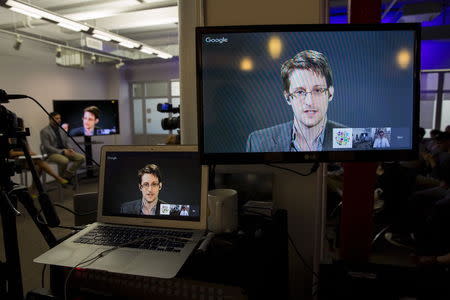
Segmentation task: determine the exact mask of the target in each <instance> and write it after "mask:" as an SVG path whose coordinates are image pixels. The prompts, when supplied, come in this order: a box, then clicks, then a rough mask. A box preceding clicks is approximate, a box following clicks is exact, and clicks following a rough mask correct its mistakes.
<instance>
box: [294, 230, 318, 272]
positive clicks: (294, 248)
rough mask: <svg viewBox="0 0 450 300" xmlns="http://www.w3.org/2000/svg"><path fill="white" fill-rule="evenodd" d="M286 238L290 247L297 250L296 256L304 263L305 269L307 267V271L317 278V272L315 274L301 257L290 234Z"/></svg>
mask: <svg viewBox="0 0 450 300" xmlns="http://www.w3.org/2000/svg"><path fill="white" fill-rule="evenodd" d="M288 239H289V242H291V245H292V247H294V250H295V252H297V255H298V257H299V258H300V260H301V261H302V262H303V264H304V265H305V267H306V269H308V271H310V272H311V273H312V274H313V275H314V276H315V277H316V278H317V279H319V274H317V273H316V272H314V270H313V269H312V267H311V266H310V265H308V264H307V263H306V260H305V259H304V258H303V255H301V254H300V252H299V251H298V249H297V247H296V246H295V244H294V241H293V240H292V238H291V236H290V235H289V233H288Z"/></svg>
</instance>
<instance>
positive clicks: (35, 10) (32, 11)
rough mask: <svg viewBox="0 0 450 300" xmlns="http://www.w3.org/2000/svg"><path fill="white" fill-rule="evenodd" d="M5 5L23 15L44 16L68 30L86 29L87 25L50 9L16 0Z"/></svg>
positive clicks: (38, 17) (10, 0)
mask: <svg viewBox="0 0 450 300" xmlns="http://www.w3.org/2000/svg"><path fill="white" fill-rule="evenodd" d="M5 5H6V6H9V8H10V9H11V10H13V11H15V12H19V13H23V14H25V15H28V16H31V17H33V18H37V19H41V18H45V19H47V20H50V21H52V22H55V23H57V24H58V25H59V26H62V27H65V28H67V29H70V30H74V31H81V30H83V31H88V30H89V26H86V25H84V24H81V23H78V22H74V21H71V20H69V19H67V18H64V17H62V16H60V15H58V14H55V13H53V12H51V11H48V10H45V9H42V8H39V7H37V6H33V5H31V4H28V3H23V2H20V1H16V0H8V1H6V3H5Z"/></svg>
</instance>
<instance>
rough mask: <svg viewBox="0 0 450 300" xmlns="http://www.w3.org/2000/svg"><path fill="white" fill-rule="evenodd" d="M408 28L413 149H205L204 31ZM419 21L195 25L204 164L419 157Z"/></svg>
mask: <svg viewBox="0 0 450 300" xmlns="http://www.w3.org/2000/svg"><path fill="white" fill-rule="evenodd" d="M395 30H408V31H412V32H413V33H414V37H415V38H414V40H415V43H414V54H413V64H414V70H413V98H414V99H413V124H412V136H411V139H412V149H407V150H405V149H402V150H392V149H389V150H364V151H361V150H360V151H323V152H319V151H317V152H251V153H246V152H239V153H234V152H233V153H230V152H226V153H205V148H204V142H205V141H204V128H203V127H204V120H203V102H204V99H203V95H202V87H203V81H202V80H203V77H202V44H201V43H202V40H201V38H202V35H203V34H212V33H251V32H294V31H300V32H301V31H305V32H307V31H308V32H311V31H328V32H333V31H395ZM420 36H421V26H420V24H419V23H401V24H400V23H399V24H315V25H253V26H214V27H197V28H196V70H197V73H196V75H197V108H198V111H197V117H198V145H199V151H200V153H201V161H202V163H203V164H255V163H308V162H340V161H347V162H364V161H394V160H414V159H417V158H418V142H419V141H418V134H417V133H418V129H419V105H420V102H419V100H420V84H419V80H420V39H421V37H420Z"/></svg>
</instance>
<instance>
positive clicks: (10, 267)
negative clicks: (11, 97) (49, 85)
mask: <svg viewBox="0 0 450 300" xmlns="http://www.w3.org/2000/svg"><path fill="white" fill-rule="evenodd" d="M0 108H3V107H1V106H0ZM4 111H5V110H1V111H0V113H4ZM6 111H7V110H6ZM7 113H8V111H7ZM9 113H11V112H9ZM11 114H12V113H11ZM7 116H10V115H7ZM2 117H3V115H2ZM5 119H6V120H8V118H0V122H1V123H2V124H3V123H4V122H3V121H4V120H5ZM6 127H7V129H8V130H4V131H1V129H3V128H0V149H1V150H0V214H1V218H2V228H3V241H4V248H5V258H6V260H5V262H0V274H1V275H0V298H1V299H24V297H23V285H22V274H21V271H20V257H19V245H18V240H17V227H16V217H17V216H18V215H20V212H19V211H18V210H17V209H16V206H17V203H18V201H20V202H21V203H22V205H23V206H24V207H25V209H26V210H27V212H28V213H29V215H30V216H31V218H32V220H33V221H34V223H35V224H36V226H37V227H38V229H39V231H40V232H41V234H42V235H43V237H44V239H45V241H46V242H47V244H48V245H49V247H54V246H55V245H56V244H58V241H57V240H56V238H55V236H54V235H53V233H52V232H51V231H50V229H49V226H51V227H55V226H58V225H59V219H58V217H57V215H56V212H55V211H54V207H53V205H52V204H51V202H50V199H49V197H48V195H47V194H46V193H45V192H44V189H43V187H42V184H41V182H40V180H39V176H38V174H37V172H36V169H35V168H34V164H33V160H32V159H31V156H30V152H29V150H28V146H27V145H28V144H27V141H26V136H27V135H28V136H29V135H30V134H29V130H28V128H27V129H26V130H24V131H23V130H22V131H21V130H20V128H18V127H17V128H16V126H6ZM11 129H14V130H11ZM10 141H15V142H14V143H11V142H10ZM12 146H17V147H18V148H20V149H21V150H22V151H23V153H24V155H25V158H26V161H27V164H28V168H29V169H30V172H31V175H32V177H33V182H34V184H35V186H36V188H37V190H38V192H39V198H38V199H39V203H40V206H41V209H42V211H43V213H44V216H45V220H46V222H47V224H48V225H47V224H44V223H43V222H42V221H40V219H39V215H40V213H39V211H38V210H37V208H36V207H35V205H34V203H33V199H32V198H31V196H30V195H29V193H28V190H27V187H24V186H20V185H17V184H15V183H13V182H12V181H11V178H10V177H11V176H13V175H14V173H15V170H14V163H13V162H10V161H9V160H8V155H9V149H10V148H11V147H12Z"/></svg>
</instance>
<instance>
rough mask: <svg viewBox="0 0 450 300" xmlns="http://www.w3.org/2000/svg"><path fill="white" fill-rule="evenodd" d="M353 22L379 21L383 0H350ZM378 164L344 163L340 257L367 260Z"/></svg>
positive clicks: (351, 21)
mask: <svg viewBox="0 0 450 300" xmlns="http://www.w3.org/2000/svg"><path fill="white" fill-rule="evenodd" d="M348 3H349V4H348V12H349V13H348V15H349V22H350V23H379V22H380V18H381V0H369V1H366V0H349V2H348ZM376 166H377V164H376V163H372V162H367V163H362V162H361V163H357V162H355V163H344V188H343V196H342V197H343V201H342V214H341V228H340V233H341V240H340V254H341V258H342V259H343V260H345V261H348V262H367V260H368V258H369V254H370V247H371V240H372V234H373V191H374V185H375V179H376V175H375V171H376Z"/></svg>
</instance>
